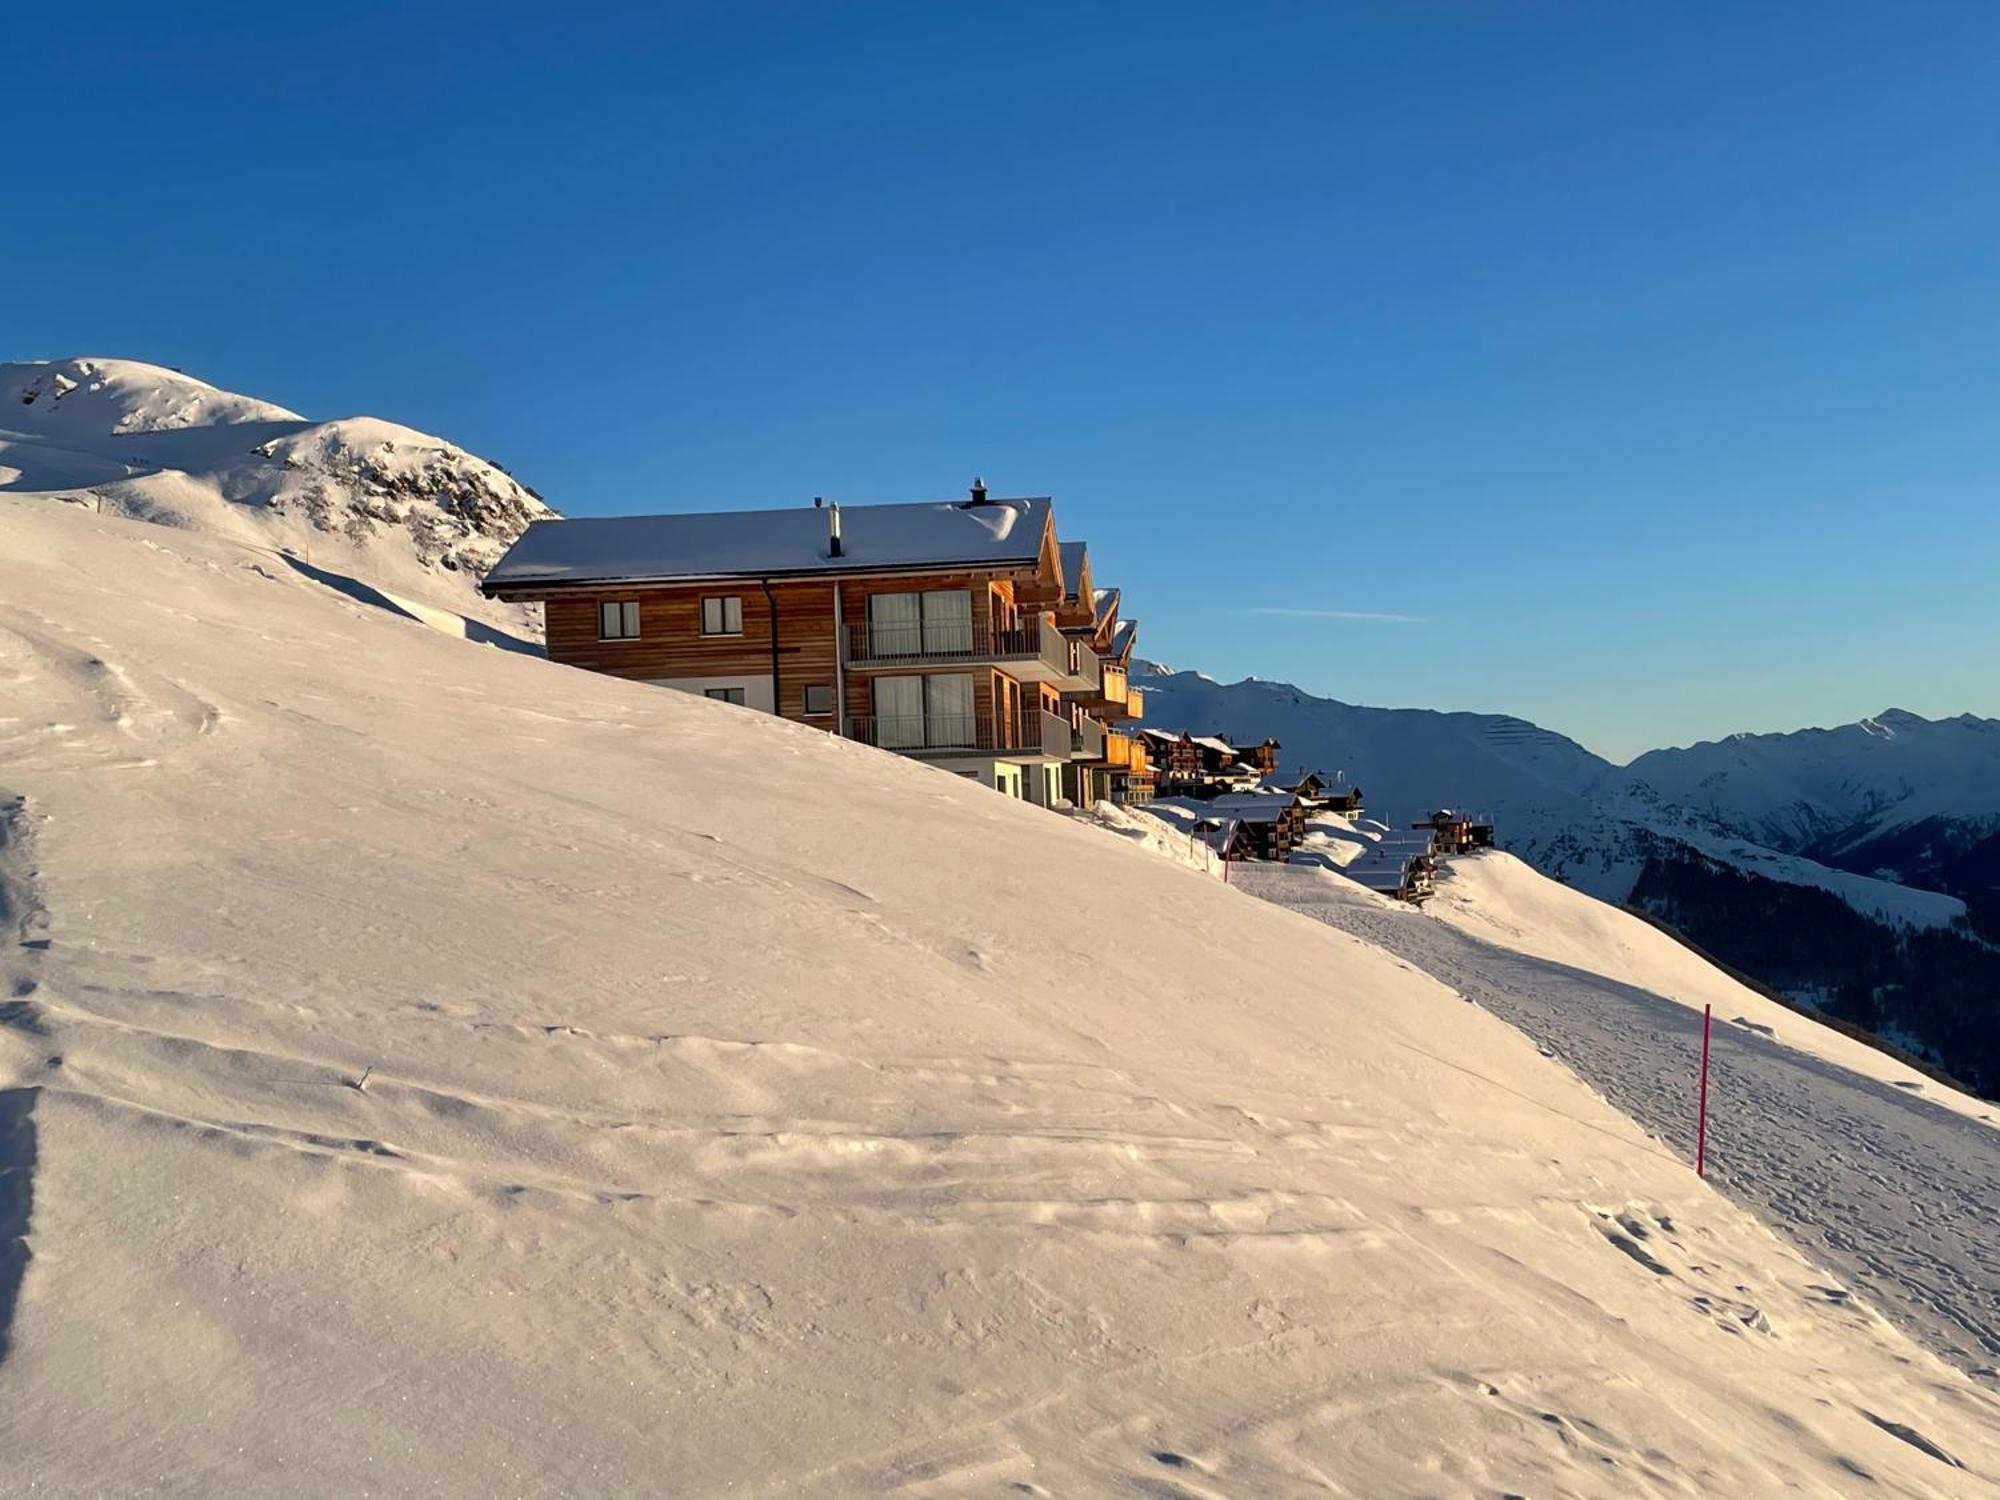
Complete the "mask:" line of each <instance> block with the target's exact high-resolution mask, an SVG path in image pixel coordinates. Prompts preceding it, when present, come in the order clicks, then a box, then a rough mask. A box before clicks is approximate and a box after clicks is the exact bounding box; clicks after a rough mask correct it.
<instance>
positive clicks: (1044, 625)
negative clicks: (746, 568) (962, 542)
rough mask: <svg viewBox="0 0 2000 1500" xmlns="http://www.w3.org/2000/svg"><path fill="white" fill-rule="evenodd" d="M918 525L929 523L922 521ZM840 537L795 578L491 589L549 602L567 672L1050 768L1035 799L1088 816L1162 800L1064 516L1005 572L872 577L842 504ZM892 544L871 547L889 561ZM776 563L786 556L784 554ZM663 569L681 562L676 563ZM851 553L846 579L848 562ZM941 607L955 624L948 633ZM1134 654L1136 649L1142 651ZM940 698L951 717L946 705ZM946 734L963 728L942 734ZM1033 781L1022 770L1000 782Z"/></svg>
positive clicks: (879, 571) (901, 747)
mask: <svg viewBox="0 0 2000 1500" xmlns="http://www.w3.org/2000/svg"><path fill="white" fill-rule="evenodd" d="M984 503H986V502H985V500H984V490H983V487H977V486H976V487H975V490H974V502H973V504H972V505H971V506H964V505H961V506H959V507H958V508H959V509H961V510H966V509H972V510H976V509H977V508H978V506H979V505H981V504H984ZM993 503H994V504H995V505H1003V504H1019V503H1022V502H993ZM913 509H916V508H913ZM921 509H924V510H925V511H926V512H932V508H929V507H924V508H921ZM932 513H934V512H932ZM761 514H762V513H760V515H761ZM659 519H660V520H661V521H662V522H663V523H669V522H672V521H674V520H675V519H676V518H667V517H663V518H659ZM695 519H698V520H699V519H705V518H695ZM538 524H539V525H543V526H548V525H556V526H565V525H587V524H590V523H563V522H555V523H538ZM758 524H761V525H767V526H778V525H779V523H778V522H777V521H775V520H774V521H771V522H768V523H765V522H759V523H758ZM911 524H912V525H923V524H926V523H925V521H924V518H922V517H919V518H917V519H916V520H915V521H913V522H912V523H911ZM827 525H828V533H827V535H828V550H827V551H826V552H825V553H823V554H822V556H823V558H824V559H825V561H826V563H827V566H826V568H825V570H824V571H823V572H822V571H819V570H817V569H814V570H813V571H812V572H811V573H810V575H809V576H807V575H801V574H800V573H799V571H798V570H797V569H796V568H794V569H793V570H792V571H789V572H787V573H785V574H784V575H783V576H771V577H760V576H757V575H755V574H737V573H734V572H731V573H728V574H723V573H721V572H719V571H718V573H717V574H716V575H714V576H703V577H700V578H695V577H687V576H682V577H661V576H659V575H658V574H657V573H656V574H655V576H653V577H650V578H639V577H634V578H633V579H631V580H630V581H629V582H620V583H609V582H603V583H600V582H589V583H584V582H582V581H580V580H579V579H578V578H577V577H576V571H575V570H573V569H572V570H568V571H569V572H570V576H569V577H563V578H560V580H559V581H558V580H557V579H554V578H551V579H549V580H548V581H543V580H542V579H541V578H538V577H534V576H526V575H524V574H517V575H516V576H515V577H513V578H511V579H510V578H508V577H506V576H505V571H506V560H505V559H503V562H502V565H501V566H500V567H499V568H497V569H496V570H495V574H496V575H499V576H489V578H488V580H487V581H486V583H485V584H484V585H483V587H484V588H485V590H486V592H488V593H489V594H492V595H493V596H495V597H501V598H507V599H512V600H518V601H524V602H527V601H534V602H540V603H541V604H542V605H543V607H544V618H545V621H546V640H547V650H548V654H549V657H550V658H551V659H552V660H554V661H558V662H561V663H564V664H566V665H570V666H576V667H581V668H584V669H585V670H588V671H595V672H604V673H607V674H610V675H612V676H617V677H624V678H629V679H633V680H636V681H642V682H649V683H655V684H659V685H663V686H669V687H676V688H681V689H684V690H686V691H690V692H706V693H708V694H709V695H710V696H715V697H723V698H727V699H728V700H729V701H732V702H739V703H742V704H743V705H744V706H746V707H752V708H761V709H766V710H768V711H771V712H775V713H777V714H779V715H781V716H782V717H784V718H787V719H793V720H797V721H799V722H802V723H806V724H816V725H818V726H820V727H822V728H825V729H827V730H829V731H831V732H833V733H837V734H845V735H848V736H850V737H852V738H854V739H857V740H860V741H862V742H864V743H869V744H875V745H879V746H880V747H881V748H884V749H891V750H898V751H902V752H904V753H909V754H916V755H921V756H924V757H926V758H930V759H935V760H941V761H947V762H957V763H959V764H958V766H956V767H955V768H960V769H962V768H964V767H966V766H969V765H971V764H972V763H974V762H982V761H996V762H1000V761H1004V762H1008V763H1011V764H1014V765H1018V766H1022V767H1028V768H1036V767H1039V768H1042V769H1040V770H1036V771H1035V772H1034V784H1035V785H1036V786H1037V788H1038V789H1039V790H1038V792H1037V793H1036V794H1035V795H1034V799H1033V800H1037V801H1052V800H1054V799H1056V798H1058V797H1060V796H1063V795H1067V796H1069V797H1070V798H1071V799H1072V800H1073V801H1075V802H1077V803H1079V804H1084V805H1087V804H1089V803H1090V802H1092V801H1095V800H1097V799H1098V798H1101V797H1104V796H1107V795H1117V796H1123V795H1125V794H1126V793H1128V792H1130V791H1132V790H1134V789H1136V790H1137V791H1138V792H1139V793H1140V794H1141V795H1150V792H1151V786H1152V780H1151V767H1150V765H1149V763H1148V762H1147V760H1146V757H1145V755H1144V753H1143V751H1142V750H1139V749H1137V748H1136V747H1134V746H1133V745H1132V744H1131V742H1130V741H1129V739H1127V738H1118V739H1116V741H1115V743H1114V737H1113V736H1111V735H1110V734H1109V733H1108V732H1107V728H1106V724H1107V721H1109V720H1114V719H1116V718H1118V717H1120V716H1121V714H1120V712H1119V709H1121V708H1122V699H1123V696H1124V692H1125V685H1124V677H1123V672H1122V670H1119V671H1117V672H1115V673H1114V675H1113V677H1112V680H1111V683H1110V684H1109V688H1108V690H1109V691H1112V692H1115V693H1117V694H1118V695H1119V698H1120V700H1121V702H1120V703H1119V704H1118V705H1113V704H1112V703H1110V702H1108V701H1105V693H1106V692H1107V685H1106V683H1105V681H1104V678H1103V676H1102V675H1101V655H1102V652H1101V650H1100V649H1099V643H1098V637H1099V636H1100V635H1101V634H1102V635H1106V636H1107V637H1108V634H1109V631H1110V629H1111V627H1113V626H1114V625H1115V623H1116V611H1115V596H1114V601H1113V608H1112V609H1111V610H1110V611H1109V612H1108V616H1107V617H1106V618H1104V619H1102V620H1100V614H1102V613H1104V612H1103V611H1101V609H1100V600H1099V596H1098V591H1097V590H1096V589H1095V587H1094V585H1093V583H1092V582H1091V578H1090V572H1089V563H1088V557H1087V553H1086V552H1085V550H1084V549H1083V547H1082V546H1081V544H1070V545H1069V546H1064V545H1062V544H1060V543H1059V542H1058V541H1057V538H1056V533H1055V526H1054V519H1053V512H1052V511H1050V512H1048V513H1047V517H1046V519H1045V520H1044V521H1043V522H1042V526H1043V530H1042V534H1041V535H1040V537H1039V539H1037V540H1034V541H1033V542H1032V546H1033V548H1034V556H1033V558H1032V561H1031V560H1030V558H1029V556H1028V555H1027V550H1026V549H1023V548H1016V549H1015V550H1014V551H1013V552H1011V553H1010V554H1008V555H1007V556H1006V557H1005V558H1004V559H1000V558H996V559H995V560H994V562H993V563H991V564H987V565H978V564H972V565H958V566H944V567H939V568H936V569H930V570H926V569H924V568H923V567H922V566H921V564H916V563H911V564H903V565H899V566H896V567H882V568H868V567H863V566H858V565H857V564H858V563H859V560H860V558H859V555H850V554H851V549H849V551H848V552H843V550H842V543H841V524H840V516H839V511H838V508H829V509H828V511H827ZM566 535H571V536H573V535H578V533H573V532H572V533H566ZM881 536H882V533H880V532H876V533H875V534H874V540H875V541H876V544H877V545H878V547H879V546H880V545H881V541H880V539H881ZM762 537H763V533H762V532H758V533H755V534H753V535H751V536H749V537H748V539H747V541H746V540H745V539H744V536H743V534H742V533H741V532H737V533H736V534H734V535H733V536H732V537H731V538H730V541H731V544H732V545H735V546H736V547H737V549H738V550H737V552H736V553H735V554H733V557H734V559H735V561H736V562H737V563H740V562H742V561H745V560H754V559H755V555H756V554H757V553H758V552H760V551H762V550H764V549H763V545H762ZM1023 540H1027V538H1023ZM773 546H774V547H777V546H778V544H776V543H774V544H773ZM891 550H894V549H893V548H892V549H891ZM900 550H901V551H902V552H903V553H904V554H905V555H908V554H909V553H910V552H911V551H912V549H911V548H909V547H907V546H906V547H904V548H902V549H900ZM558 555H560V552H558ZM603 555H604V556H606V558H607V561H606V562H604V563H600V564H595V565H596V566H599V567H602V568H604V569H605V571H606V572H610V571H613V570H614V569H615V568H616V567H617V566H618V562H619V561H622V560H623V559H624V558H625V557H626V556H628V555H629V553H625V552H622V551H610V550H607V552H606V553H605V554H603ZM774 555H776V556H785V555H787V554H785V553H784V552H783V551H782V548H781V547H780V548H778V550H777V551H776V552H775V553H774ZM789 555H790V556H792V557H794V558H795V557H796V553H795V552H794V553H792V554H789ZM655 556H656V557H657V558H658V559H659V562H660V563H662V564H667V565H669V566H670V565H671V561H672V557H673V554H671V553H664V554H655ZM843 556H847V557H848V565H846V566H840V565H837V563H836V559H839V558H841V557H843ZM611 559H616V561H614V560H611ZM1066 564H1067V565H1068V570H1069V571H1073V572H1074V574H1075V577H1073V578H1072V577H1069V576H1068V572H1067V571H1066V568H1065V565H1066ZM551 571H552V572H553V571H554V570H551ZM886 595H895V596H900V597H899V599H898V602H897V603H896V605H894V606H893V607H881V608H879V609H878V608H874V607H873V606H872V605H871V601H875V600H878V599H879V598H881V597H882V596H886ZM607 606H612V607H613V608H611V609H609V610H607ZM933 609H939V610H941V612H942V620H941V623H940V621H939V618H938V617H937V616H934V615H933V613H932V611H933ZM1100 626H1102V627H1103V629H1100ZM1129 633H1130V632H1129V631H1128V633H1127V634H1128V637H1129ZM885 641H886V642H887V644H886V645H885ZM1125 645H1126V650H1127V652H1128V653H1129V648H1130V642H1129V639H1128V640H1127V641H1126V642H1125ZM912 678H924V679H950V680H947V681H935V680H932V681H926V682H925V684H924V686H923V687H922V688H920V689H919V688H916V687H908V688H903V687H899V688H898V689H897V690H896V691H895V692H894V693H892V694H889V695H887V698H886V699H885V697H884V690H883V689H882V687H881V686H880V685H881V684H884V683H893V682H897V681H899V680H902V681H907V680H908V679H912ZM957 679H965V680H964V681H959V680H957ZM936 698H942V700H943V701H944V703H945V704H946V705H947V707H946V708H945V709H944V710H942V711H940V710H938V709H936V708H935V707H934V706H933V705H934V702H935V699H936ZM885 701H886V702H891V703H893V704H894V705H895V707H894V708H893V709H892V708H889V707H885V706H883V705H884V703H885ZM913 702H914V703H915V704H917V705H920V707H913V706H912V705H913ZM941 720H942V721H946V722H948V723H949V724H950V725H951V726H952V727H951V732H949V733H945V734H941V735H940V734H938V733H936V732H935V730H936V727H937V725H938V724H939V722H940V721H941ZM912 724H914V725H915V726H916V731H915V734H914V736H913V735H912V733H911V730H910V726H911V725H912ZM892 731H893V732H892ZM1058 768H1059V769H1058ZM1044 771H1045V772H1046V775H1045V776H1044V775H1043V772H1044ZM1020 780H1021V778H1020V777H1019V776H1018V775H1015V774H1013V773H1012V772H1010V773H1009V774H1008V776H1007V777H1005V778H1001V781H1002V784H1007V785H1013V784H1018V783H1019V782H1020ZM1024 795H1026V794H1025V793H1024Z"/></svg>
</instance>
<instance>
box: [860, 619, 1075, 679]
mask: <svg viewBox="0 0 2000 1500" xmlns="http://www.w3.org/2000/svg"><path fill="white" fill-rule="evenodd" d="M841 640H842V643H843V647H844V649H845V651H846V660H847V665H849V666H850V667H859V668H863V669H865V668H869V667H929V666H993V667H1000V668H1002V669H1004V670H1005V671H1006V673H1007V675H1008V676H1010V677H1012V678H1014V679H1015V680H1017V681H1019V682H1048V683H1053V684H1055V685H1056V686H1057V687H1059V688H1062V689H1065V690H1069V689H1081V688H1084V687H1086V686H1088V685H1089V684H1088V681H1087V680H1086V678H1085V677H1084V675H1083V673H1084V672H1085V671H1086V670H1088V671H1089V672H1090V673H1091V674H1092V680H1094V676H1095V671H1096V658H1095V655H1094V653H1092V652H1091V650H1090V648H1089V647H1088V646H1081V647H1080V646H1079V645H1078V644H1077V643H1076V642H1075V641H1073V640H1071V639H1070V638H1069V637H1068V636H1066V635H1064V634H1063V633H1062V632H1061V631H1060V630H1058V629H1056V625H1055V617H1054V616H1053V615H1046V614H1043V615H1030V616H1028V617H1027V618H1026V619H1024V620H1021V621H1019V622H1018V623H1017V624H1014V625H1009V626H1003V627H1001V628H999V629H995V628H994V627H993V626H992V625H991V624H989V623H988V622H987V621H984V620H943V621H926V622H925V623H924V624H922V625H914V624H913V625H903V624H896V625H886V624H875V623H872V622H871V623H868V624H862V625H848V626H845V627H843V629H842V631H841ZM1079 652H1081V654H1082V655H1083V656H1085V657H1089V658H1090V662H1089V666H1088V668H1087V669H1086V667H1085V666H1084V664H1083V663H1082V662H1081V661H1080V660H1079Z"/></svg>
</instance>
